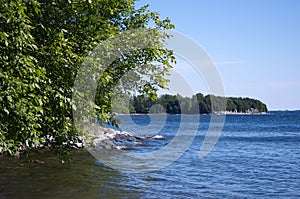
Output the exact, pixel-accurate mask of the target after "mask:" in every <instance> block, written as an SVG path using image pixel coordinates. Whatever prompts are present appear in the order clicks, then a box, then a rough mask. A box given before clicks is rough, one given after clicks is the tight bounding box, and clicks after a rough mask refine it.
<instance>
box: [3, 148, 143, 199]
mask: <svg viewBox="0 0 300 199" xmlns="http://www.w3.org/2000/svg"><path fill="white" fill-rule="evenodd" d="M72 157H73V159H72V162H71V163H70V164H68V165H63V164H61V163H60V162H59V160H58V158H57V157H56V156H55V155H54V154H52V153H50V152H44V153H43V154H35V155H31V156H30V157H21V158H20V159H17V158H2V159H0V198H1V199H2V198H139V197H141V196H140V193H138V192H137V191H136V190H132V189H131V190H130V191H129V190H128V189H127V188H126V186H125V185H122V184H124V183H122V182H123V181H125V182H126V180H128V179H126V177H125V176H122V175H121V174H120V173H119V172H117V171H115V170H112V169H110V168H107V167H105V166H101V165H96V164H95V163H94V162H95V159H94V158H93V157H92V156H91V155H90V154H89V153H88V152H87V151H74V152H73V154H72ZM35 159H38V160H41V161H43V162H44V163H42V164H41V163H37V162H34V161H28V160H35Z"/></svg>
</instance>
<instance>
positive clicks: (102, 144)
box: [0, 124, 167, 155]
mask: <svg viewBox="0 0 300 199" xmlns="http://www.w3.org/2000/svg"><path fill="white" fill-rule="evenodd" d="M85 130H86V132H87V136H78V137H76V140H75V141H69V142H65V143H64V144H65V145H69V146H71V147H72V148H74V149H81V148H88V149H89V148H93V149H97V150H101V149H116V150H131V149H133V148H134V147H135V146H145V145H146V144H147V140H164V139H167V138H166V137H164V136H161V135H154V136H149V137H147V136H142V135H139V134H136V133H133V132H126V131H117V130H114V129H111V128H105V127H101V126H99V125H97V124H91V125H89V126H88V127H87V128H86V129H85ZM43 139H44V141H45V143H44V144H41V145H39V146H30V145H29V143H28V142H26V143H25V144H24V146H23V148H24V149H23V150H24V151H25V150H26V149H28V148H40V149H43V148H49V147H51V145H52V144H53V143H55V138H53V137H52V136H50V135H46V136H45V137H44V138H43ZM1 154H2V150H1V147H0V155H1Z"/></svg>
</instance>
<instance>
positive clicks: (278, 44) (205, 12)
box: [138, 0, 300, 110]
mask: <svg viewBox="0 0 300 199" xmlns="http://www.w3.org/2000/svg"><path fill="white" fill-rule="evenodd" d="M143 4H149V5H150V10H152V11H157V12H158V13H160V15H161V17H163V18H164V17H169V18H170V19H171V20H172V22H173V24H175V27H176V28H175V30H177V31H179V32H181V33H184V34H185V35H187V36H189V37H190V38H192V39H194V40H195V41H196V42H197V43H199V44H200V45H201V46H202V47H203V48H204V49H205V50H206V52H207V54H208V55H209V56H210V57H211V59H212V60H213V62H214V63H215V64H216V67H217V69H218V71H219V73H220V75H221V78H222V80H223V84H224V88H225V93H226V96H241V97H252V98H257V99H260V100H262V101H263V102H265V103H266V104H267V105H268V107H269V109H270V110H285V109H289V110H295V109H300V1H298V0H186V1H183V0H140V2H138V5H143ZM204 93H205V92H204Z"/></svg>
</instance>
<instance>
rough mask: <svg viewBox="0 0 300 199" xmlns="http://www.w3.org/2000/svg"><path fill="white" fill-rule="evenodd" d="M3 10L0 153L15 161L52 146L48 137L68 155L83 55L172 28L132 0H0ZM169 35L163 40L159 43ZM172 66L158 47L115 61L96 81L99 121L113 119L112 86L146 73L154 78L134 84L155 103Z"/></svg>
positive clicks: (0, 24)
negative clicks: (139, 31) (137, 34)
mask: <svg viewBox="0 0 300 199" xmlns="http://www.w3.org/2000/svg"><path fill="white" fill-rule="evenodd" d="M0 10H1V13H0V31H1V32H0V39H1V40H0V46H1V49H0V64H1V68H0V119H1V124H0V152H1V153H9V154H11V155H16V154H18V152H20V151H22V150H24V149H26V148H35V147H38V146H40V145H41V144H44V145H45V144H47V143H46V142H47V140H45V139H44V137H45V136H46V135H49V136H53V138H54V140H55V141H54V142H52V143H51V146H52V147H54V148H57V149H58V150H62V151H66V150H68V149H69V147H70V146H69V145H68V144H66V143H71V142H70V141H72V140H75V139H76V136H77V135H78V132H77V131H76V129H75V128H74V123H73V119H72V108H73V109H74V108H76V107H74V106H73V103H72V92H73V90H72V87H73V84H74V80H75V78H76V74H77V71H78V69H79V68H80V66H81V64H82V63H83V61H84V59H85V57H86V56H87V55H88V53H89V52H90V51H91V50H93V48H94V47H95V46H97V44H99V42H101V41H103V40H105V39H107V38H109V37H111V36H112V35H117V34H119V33H121V32H123V31H127V30H132V29H136V28H147V27H149V24H150V23H151V24H154V25H153V27H152V28H153V30H165V29H170V28H173V27H174V26H173V25H172V24H171V23H170V20H169V19H168V18H167V19H164V20H161V19H160V18H159V14H158V13H155V12H151V11H149V10H148V8H147V6H143V7H141V8H136V7H135V1H134V0H130V1H128V0H110V1H108V0H91V1H89V0H76V1H75V0H69V1H63V0H56V1H52V0H51V1H50V0H44V1H37V0H22V1H21V0H12V1H7V0H0ZM167 37H168V35H164V34H161V35H160V38H161V40H159V42H160V43H163V41H164V39H166V38H167ZM172 61H174V57H173V54H172V51H170V50H168V49H164V48H163V46H162V45H161V46H159V47H158V48H149V49H143V50H140V51H137V52H131V53H128V54H126V55H123V56H121V57H119V59H117V60H116V61H115V62H113V63H111V65H110V67H107V68H108V70H106V73H105V74H106V75H103V76H102V77H101V79H100V80H99V85H98V86H99V87H100V88H101V89H98V92H97V100H96V104H97V105H98V106H97V107H98V108H99V109H97V111H98V117H99V119H102V120H103V121H105V122H113V121H115V120H114V118H113V115H112V109H111V108H112V107H111V106H110V100H111V97H112V90H111V89H110V88H112V87H114V85H116V84H117V82H118V79H119V78H120V77H122V75H124V74H126V73H128V72H129V71H132V72H133V73H134V74H135V75H137V78H138V79H141V76H142V75H146V76H147V75H148V76H149V77H150V78H149V80H148V81H143V82H142V83H143V84H142V85H137V86H139V92H141V93H145V94H149V95H151V96H152V97H153V98H155V93H156V90H157V89H158V88H159V87H165V85H166V82H167V79H166V78H165V77H164V75H166V74H167V73H168V70H169V69H170V68H171V62H172ZM153 62H155V63H160V64H163V65H164V67H163V70H160V71H159V72H156V71H157V70H158V67H157V66H155V65H153V64H150V63H153ZM141 64H143V67H140V66H141ZM149 71H152V72H151V73H150V72H149ZM99 90H100V91H102V93H101V92H100V91H99ZM114 124H116V123H114Z"/></svg>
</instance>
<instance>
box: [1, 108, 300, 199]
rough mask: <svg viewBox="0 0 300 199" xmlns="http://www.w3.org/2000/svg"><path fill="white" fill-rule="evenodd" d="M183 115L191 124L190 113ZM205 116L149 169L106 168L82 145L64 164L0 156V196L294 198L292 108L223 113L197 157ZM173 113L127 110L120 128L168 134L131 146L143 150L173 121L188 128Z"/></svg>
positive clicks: (298, 167)
mask: <svg viewBox="0 0 300 199" xmlns="http://www.w3.org/2000/svg"><path fill="white" fill-rule="evenodd" d="M186 117H187V118H189V117H190V121H193V122H195V120H194V119H193V117H196V116H192V115H191V116H186ZM210 117H211V116H209V115H201V116H200V122H199V124H200V125H199V128H198V130H197V132H196V136H195V138H194V141H193V142H192V144H191V146H190V147H189V148H188V150H187V151H186V152H184V153H183V154H182V156H181V157H180V158H179V159H177V160H176V161H175V162H173V163H172V164H170V165H169V166H167V167H164V168H162V169H160V170H157V171H153V172H149V173H124V172H120V171H118V170H114V169H111V168H109V167H107V166H106V165H105V164H103V163H101V161H98V160H95V158H94V157H93V156H91V155H90V154H89V153H88V152H87V151H84V150H82V151H81V150H79V151H74V152H73V161H72V163H71V164H70V165H61V164H60V163H59V162H58V161H57V159H56V158H55V156H53V155H52V154H48V153H42V154H34V155H32V157H29V158H30V159H35V158H37V159H40V160H43V161H44V162H45V163H44V164H37V163H30V162H28V159H27V158H26V157H21V158H20V159H15V158H10V159H0V198H1V199H2V198H271V197H272V198H273V197H275V198H276V197H277V198H297V197H298V198H300V189H299V187H300V112H297V111H294V112H270V113H269V114H265V115H227V116H226V122H225V125H224V128H223V131H222V134H221V136H220V138H219V140H218V142H217V144H216V145H215V147H214V149H213V150H212V151H211V152H210V153H209V154H208V156H206V157H205V158H199V149H200V147H201V144H202V143H203V139H204V136H205V134H206V133H207V129H208V125H209V122H210ZM180 118H181V117H180V116H179V115H168V116H166V115H157V116H151V117H149V116H147V115H133V116H131V117H130V120H132V121H133V122H126V121H125V122H124V124H123V125H122V126H121V128H122V129H124V130H132V131H136V132H137V133H143V132H144V133H147V134H150V133H154V134H156V133H157V134H160V135H163V136H166V137H167V138H168V139H167V140H149V141H147V145H145V146H137V147H136V148H135V149H133V150H132V151H133V152H140V153H147V152H149V151H155V150H159V149H160V148H162V147H164V146H166V145H168V143H169V142H170V141H171V140H172V139H173V138H174V136H175V135H174V132H175V133H176V132H177V131H178V129H179V124H180V123H182V122H185V123H184V124H183V126H184V127H185V129H186V131H189V130H190V127H191V126H194V124H192V123H189V122H187V121H188V120H184V121H183V120H182V119H180ZM120 119H125V120H128V118H126V116H120ZM165 119H166V122H164V120H165ZM162 121H163V122H162ZM161 125H163V126H161ZM141 130H142V131H143V132H139V131H141ZM162 161H163V160H162Z"/></svg>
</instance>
